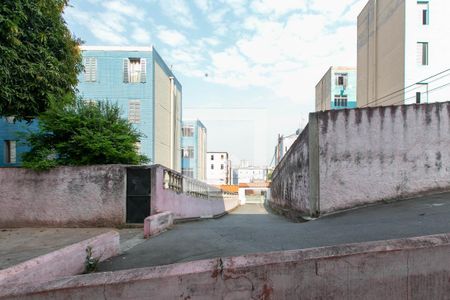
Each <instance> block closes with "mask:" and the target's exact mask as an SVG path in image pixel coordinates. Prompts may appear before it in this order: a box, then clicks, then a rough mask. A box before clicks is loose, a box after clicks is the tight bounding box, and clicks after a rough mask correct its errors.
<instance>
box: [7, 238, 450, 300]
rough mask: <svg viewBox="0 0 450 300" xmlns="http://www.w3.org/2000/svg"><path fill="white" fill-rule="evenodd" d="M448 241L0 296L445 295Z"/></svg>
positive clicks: (198, 267)
mask: <svg viewBox="0 0 450 300" xmlns="http://www.w3.org/2000/svg"><path fill="white" fill-rule="evenodd" d="M449 240H450V235H448V234H443V235H436V236H428V237H421V238H410V239H400V240H392V241H380V242H371V243H362V244H350V245H340V246H332V247H324V248H313V249H304V250H294V251H284V252H273V253H265V254H253V255H247V256H240V257H230V258H218V259H211V260H203V261H195V262H188V263H181V264H175V265H168V266H159V267H152V268H142V269H133V270H126V271H119V272H108V273H96V274H92V275H82V276H76V277H69V278H64V279H61V280H56V281H52V282H49V283H46V284H29V285H22V286H11V287H10V288H9V289H6V288H4V289H0V299H48V298H54V299H68V298H70V299H147V298H152V299H153V298H154V299H395V300H397V299H448V295H450V285H449V283H448V280H449V277H450V245H449ZM167 287H170V288H167Z"/></svg>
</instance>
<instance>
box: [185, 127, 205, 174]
mask: <svg viewBox="0 0 450 300" xmlns="http://www.w3.org/2000/svg"><path fill="white" fill-rule="evenodd" d="M182 124H183V125H182V128H181V155H182V163H181V172H182V173H183V175H185V176H188V177H192V178H195V179H197V180H201V181H205V180H206V140H207V130H206V127H205V125H203V123H202V122H200V121H199V120H196V121H183V123H182Z"/></svg>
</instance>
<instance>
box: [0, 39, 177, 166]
mask: <svg viewBox="0 0 450 300" xmlns="http://www.w3.org/2000/svg"><path fill="white" fill-rule="evenodd" d="M81 51H82V56H83V65H84V72H82V73H81V74H80V75H79V78H78V80H79V83H78V91H79V95H80V97H82V98H83V99H84V100H86V101H106V100H107V101H111V102H113V103H117V104H118V105H119V106H120V108H121V110H122V114H123V117H124V118H127V119H128V120H129V122H131V123H132V124H133V126H134V127H135V128H137V129H138V130H139V131H141V132H142V133H143V134H144V137H143V138H142V139H141V141H140V143H139V145H137V146H138V148H139V151H140V152H141V153H142V154H144V155H146V156H147V157H148V158H149V159H150V163H151V164H161V165H163V166H165V167H168V168H171V169H174V170H177V171H181V108H182V106H181V105H182V87H181V84H180V83H179V82H178V80H177V79H176V78H175V76H174V74H173V73H172V72H171V70H170V69H169V68H168V67H167V65H166V64H165V63H164V61H163V60H162V58H161V57H160V56H159V54H158V53H157V52H156V50H155V49H154V48H153V47H108V46H106V47H103V46H101V47H98V46H82V47H81ZM36 123H37V122H36V121H35V122H33V125H31V126H36ZM25 125H26V124H25V123H23V122H21V123H16V124H10V123H8V122H7V120H6V119H3V120H2V122H0V134H1V136H0V138H1V139H2V140H4V142H3V143H1V144H2V148H3V149H2V150H3V153H4V155H3V160H2V161H0V166H12V165H20V154H21V153H22V152H23V151H25V150H26V148H25V147H22V146H20V144H21V143H20V142H19V139H18V138H17V136H16V135H15V134H13V133H15V132H17V131H21V130H23V129H22V128H23V127H24V126H25ZM14 147H16V150H15V151H14V150H13V149H14ZM13 154H15V155H13ZM14 156H15V157H14ZM11 161H15V163H8V162H11Z"/></svg>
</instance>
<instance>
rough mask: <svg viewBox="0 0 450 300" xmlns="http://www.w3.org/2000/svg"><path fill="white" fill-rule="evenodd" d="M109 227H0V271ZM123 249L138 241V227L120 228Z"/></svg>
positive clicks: (140, 239) (139, 240)
mask: <svg viewBox="0 0 450 300" xmlns="http://www.w3.org/2000/svg"><path fill="white" fill-rule="evenodd" d="M111 230H114V229H113V228H15V229H12V228H11V229H7V228H4V229H0V270H2V269H6V268H8V267H11V266H13V265H16V264H18V263H21V262H24V261H27V260H29V259H32V258H35V257H38V256H41V255H44V254H47V253H50V252H52V251H55V250H58V249H61V248H63V247H66V246H69V245H72V244H75V243H78V242H81V241H83V240H87V239H90V238H92V237H94V236H96V235H100V234H102V233H105V232H108V231H111ZM119 233H120V240H121V248H122V247H123V248H124V250H127V249H129V248H130V246H133V245H136V244H138V243H139V242H141V241H142V236H143V233H142V228H140V229H121V230H120V231H119Z"/></svg>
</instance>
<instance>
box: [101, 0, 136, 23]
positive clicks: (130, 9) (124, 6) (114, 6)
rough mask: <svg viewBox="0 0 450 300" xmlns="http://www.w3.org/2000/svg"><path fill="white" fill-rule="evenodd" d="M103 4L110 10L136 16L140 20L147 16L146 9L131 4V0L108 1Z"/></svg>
mask: <svg viewBox="0 0 450 300" xmlns="http://www.w3.org/2000/svg"><path fill="white" fill-rule="evenodd" d="M103 6H104V7H105V8H106V9H107V10H109V11H112V12H116V13H119V14H121V15H124V16H127V17H131V18H135V19H138V20H143V19H144V18H145V11H144V10H142V9H141V8H139V7H137V6H135V5H133V4H131V3H130V2H129V1H128V2H125V1H123V0H114V1H107V2H103Z"/></svg>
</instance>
